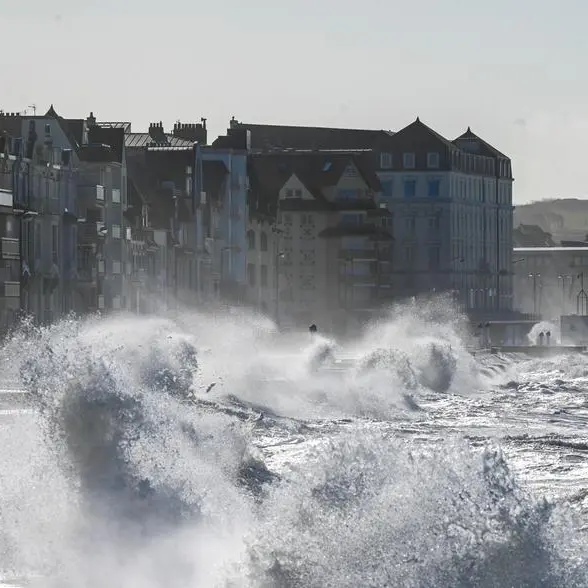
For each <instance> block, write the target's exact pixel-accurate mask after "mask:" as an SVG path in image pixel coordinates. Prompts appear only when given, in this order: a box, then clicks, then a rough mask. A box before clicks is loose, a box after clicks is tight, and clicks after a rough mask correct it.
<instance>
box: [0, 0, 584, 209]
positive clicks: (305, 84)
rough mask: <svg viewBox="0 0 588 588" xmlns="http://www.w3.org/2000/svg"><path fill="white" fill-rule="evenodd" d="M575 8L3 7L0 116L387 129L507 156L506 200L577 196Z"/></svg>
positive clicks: (284, 0) (388, 0)
mask: <svg viewBox="0 0 588 588" xmlns="http://www.w3.org/2000/svg"><path fill="white" fill-rule="evenodd" d="M587 19H588V2H586V0H561V1H560V2H559V3H555V2H549V3H548V2H547V1H545V0H510V1H507V0H493V1H492V2H487V1H482V0H412V2H409V1H408V0H406V1H405V2H397V1H394V0H362V1H361V2H353V3H349V2H347V1H345V0H298V1H296V2H293V1H288V0H209V1H208V2H201V1H200V0H192V1H190V0H166V1H162V2H155V1H154V0H118V2H115V1H114V0H100V1H94V0H92V1H89V0H77V1H76V0H52V1H51V2H47V1H46V0H43V1H41V0H27V2H14V0H0V26H1V28H2V33H3V47H4V51H3V59H2V62H3V63H2V74H1V78H0V80H1V82H0V108H1V109H3V110H5V111H21V110H23V109H25V108H26V107H27V106H29V105H31V104H36V105H37V109H38V112H39V113H40V112H41V111H44V110H46V109H47V108H48V107H49V105H50V104H51V103H54V105H55V109H56V110H57V112H58V113H60V114H62V115H64V116H71V117H82V116H86V115H87V113H88V112H89V111H90V110H93V111H94V113H95V114H96V116H97V117H98V118H99V119H102V120H106V119H110V120H113V119H116V120H130V121H132V123H133V129H134V130H143V129H145V128H146V127H147V125H148V123H149V122H150V121H152V120H153V121H156V120H157V121H159V120H162V121H163V122H164V123H165V125H166V127H169V126H171V125H173V123H174V121H176V120H178V119H180V120H181V121H182V122H197V121H199V119H200V117H201V116H204V117H206V118H208V125H209V129H210V131H211V133H212V134H213V135H214V136H216V135H217V134H219V133H221V132H224V130H225V128H226V126H227V124H228V121H229V119H230V117H231V116H232V115H234V116H235V117H236V118H237V119H239V120H243V121H247V122H266V123H274V124H311V125H325V126H341V127H359V128H378V129H379V128H385V129H392V130H398V129H400V128H402V127H403V126H405V125H406V124H408V123H410V122H411V121H412V120H414V118H415V117H416V116H417V115H418V116H420V117H421V119H422V120H423V121H424V122H426V123H427V124H429V125H430V126H432V127H433V128H435V129H436V130H437V131H439V132H440V133H442V134H443V135H445V136H447V137H448V138H454V137H455V136H457V135H458V134H460V133H461V132H463V131H464V130H465V128H466V127H467V126H468V125H470V126H471V127H472V130H474V131H475V132H477V133H478V134H480V135H481V136H482V137H484V138H485V139H486V140H488V141H489V142H491V143H492V144H494V145H495V146H496V147H497V148H498V149H500V150H501V151H503V152H505V153H507V154H508V155H510V156H511V157H512V159H513V172H514V175H515V178H516V181H515V186H514V194H515V200H516V202H517V203H522V202H526V201H529V200H534V199H539V198H548V197H562V196H570V197H585V196H588V188H587V183H588V182H587V180H588V161H587V156H588V150H587V141H586V139H587V137H588V78H587V74H586V72H587V71H588V68H587V65H588V37H587V35H586V22H587Z"/></svg>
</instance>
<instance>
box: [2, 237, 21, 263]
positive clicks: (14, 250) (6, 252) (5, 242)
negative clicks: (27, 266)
mask: <svg viewBox="0 0 588 588" xmlns="http://www.w3.org/2000/svg"><path fill="white" fill-rule="evenodd" d="M19 257H20V246H19V242H18V239H11V238H9V237H2V239H0V259H18V258H19Z"/></svg>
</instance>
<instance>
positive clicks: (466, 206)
mask: <svg viewBox="0 0 588 588" xmlns="http://www.w3.org/2000/svg"><path fill="white" fill-rule="evenodd" d="M231 128H232V129H233V132H237V131H240V132H243V131H245V130H246V131H248V132H249V134H250V138H249V142H250V150H251V151H252V152H253V153H256V152H271V151H284V150H289V149H297V150H301V149H304V150H309V151H317V150H319V151H320V150H338V151H340V152H353V153H355V154H356V155H360V154H361V155H362V156H363V157H364V158H367V159H368V160H369V161H370V162H371V166H372V168H373V169H374V170H376V172H377V175H378V177H379V180H380V182H381V185H382V191H381V194H380V195H379V196H378V199H379V202H380V203H383V204H385V205H386V208H387V210H388V211H389V216H388V218H387V219H386V221H385V223H386V226H387V227H389V229H390V231H391V232H392V234H393V235H394V236H395V242H394V247H393V248H390V253H391V255H392V258H391V264H392V266H393V267H394V273H395V275H396V276H397V277H398V279H397V280H396V281H397V284H396V286H395V287H394V292H395V295H396V296H397V297H399V298H403V297H410V296H418V295H420V294H431V293H434V292H442V291H445V292H447V291H450V292H452V293H453V294H454V296H455V299H456V301H458V302H459V304H460V305H461V307H462V308H463V309H464V310H466V311H468V312H470V313H472V314H486V315H490V314H500V313H508V312H509V311H510V310H511V309H512V297H513V294H512V292H513V286H512V268H511V267H510V259H511V256H510V252H511V250H512V211H513V208H512V183H513V177H512V168H511V161H510V159H509V158H508V157H507V156H506V155H504V154H503V153H501V152H500V151H498V150H497V149H496V148H494V147H493V146H491V145H490V144H489V143H487V142H486V141H485V140H483V139H482V138H481V137H479V136H478V135H476V134H474V133H473V132H472V131H471V129H469V128H468V129H467V131H466V132H465V133H463V134H462V135H460V136H459V137H457V138H456V139H454V140H448V139H446V138H445V137H443V136H442V135H440V134H439V133H437V132H436V131H434V130H433V129H432V128H430V127H428V126H427V125H425V124H424V123H423V122H422V121H420V119H418V118H417V119H416V120H415V121H414V122H413V123H411V124H409V125H408V126H406V127H405V128H403V129H401V130H400V131H398V132H392V131H384V130H379V131H378V130H356V129H332V128H320V127H319V128H317V127H290V126H281V125H260V124H250V123H243V122H239V121H236V120H234V119H233V120H232V121H231Z"/></svg>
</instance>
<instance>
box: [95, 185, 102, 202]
mask: <svg viewBox="0 0 588 588" xmlns="http://www.w3.org/2000/svg"><path fill="white" fill-rule="evenodd" d="M96 200H101V201H102V202H104V186H96Z"/></svg>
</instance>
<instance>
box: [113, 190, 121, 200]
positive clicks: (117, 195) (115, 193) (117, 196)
mask: <svg viewBox="0 0 588 588" xmlns="http://www.w3.org/2000/svg"><path fill="white" fill-rule="evenodd" d="M112 202H113V203H114V204H120V190H119V189H117V188H113V189H112Z"/></svg>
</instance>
